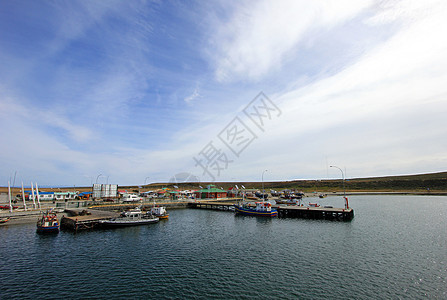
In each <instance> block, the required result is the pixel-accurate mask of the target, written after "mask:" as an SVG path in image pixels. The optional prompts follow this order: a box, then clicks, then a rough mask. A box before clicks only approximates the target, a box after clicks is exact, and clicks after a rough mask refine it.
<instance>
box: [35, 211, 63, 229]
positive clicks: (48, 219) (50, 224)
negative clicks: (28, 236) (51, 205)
mask: <svg viewBox="0 0 447 300" xmlns="http://www.w3.org/2000/svg"><path fill="white" fill-rule="evenodd" d="M58 232H59V221H58V220H57V216H56V213H55V212H53V211H52V210H48V211H47V212H45V213H43V214H42V217H40V218H39V220H37V233H58Z"/></svg>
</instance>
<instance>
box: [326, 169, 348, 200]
mask: <svg viewBox="0 0 447 300" xmlns="http://www.w3.org/2000/svg"><path fill="white" fill-rule="evenodd" d="M329 167H330V168H337V169H339V170H340V172H341V177H342V181H343V198H344V199H345V201H346V203H345V207H346V208H349V204H348V198H346V189H345V173H343V170H342V169H341V168H339V167H337V166H329Z"/></svg>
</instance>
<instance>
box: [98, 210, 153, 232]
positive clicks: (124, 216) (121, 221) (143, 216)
mask: <svg viewBox="0 0 447 300" xmlns="http://www.w3.org/2000/svg"><path fill="white" fill-rule="evenodd" d="M159 220H160V219H159V218H158V217H156V216H154V215H152V214H151V213H143V212H142V211H141V209H140V208H139V207H137V208H134V209H132V210H129V211H125V212H122V213H121V215H120V216H119V217H117V218H112V219H108V220H100V221H99V223H100V224H101V225H102V226H105V227H125V226H137V225H146V224H152V223H157V222H158V221H159Z"/></svg>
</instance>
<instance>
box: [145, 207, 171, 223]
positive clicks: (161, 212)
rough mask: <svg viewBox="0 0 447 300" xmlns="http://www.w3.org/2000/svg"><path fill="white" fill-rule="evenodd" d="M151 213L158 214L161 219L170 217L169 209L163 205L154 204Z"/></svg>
mask: <svg viewBox="0 0 447 300" xmlns="http://www.w3.org/2000/svg"><path fill="white" fill-rule="evenodd" d="M150 213H151V214H152V215H154V216H156V217H157V218H159V219H160V220H163V219H168V218H169V214H168V211H167V210H166V208H165V207H163V206H154V207H152V208H151V211H150Z"/></svg>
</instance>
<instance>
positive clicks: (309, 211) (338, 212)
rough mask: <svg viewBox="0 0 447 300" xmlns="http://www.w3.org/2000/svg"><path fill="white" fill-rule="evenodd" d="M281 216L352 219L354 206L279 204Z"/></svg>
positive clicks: (279, 214) (279, 215) (278, 208)
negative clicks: (346, 207) (345, 207)
mask: <svg viewBox="0 0 447 300" xmlns="http://www.w3.org/2000/svg"><path fill="white" fill-rule="evenodd" d="M276 209H277V210H278V217H279V218H303V219H322V220H338V221H351V220H352V219H353V218H354V210H353V209H352V208H348V209H344V208H332V207H308V206H294V205H290V206H278V207H276Z"/></svg>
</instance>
